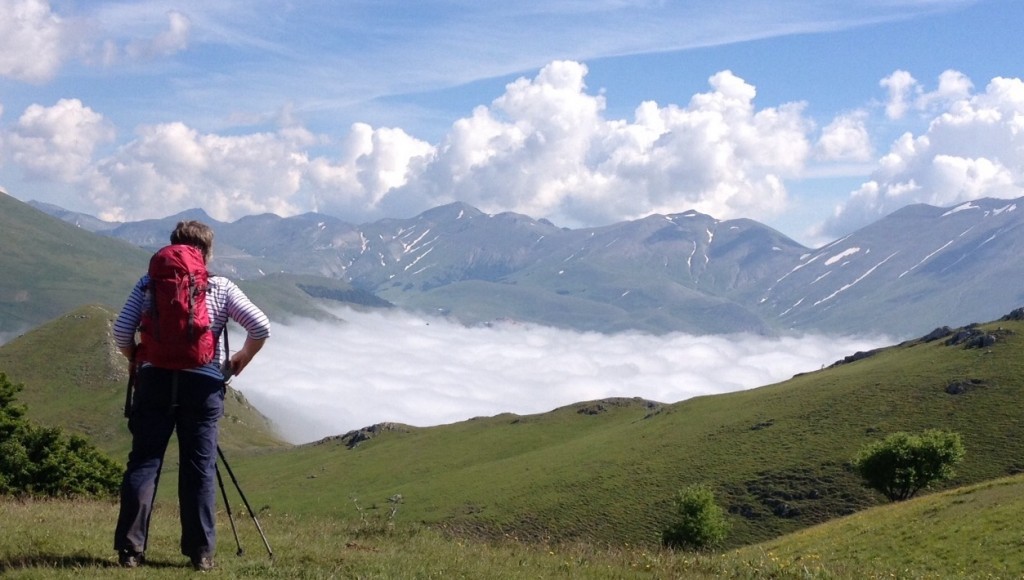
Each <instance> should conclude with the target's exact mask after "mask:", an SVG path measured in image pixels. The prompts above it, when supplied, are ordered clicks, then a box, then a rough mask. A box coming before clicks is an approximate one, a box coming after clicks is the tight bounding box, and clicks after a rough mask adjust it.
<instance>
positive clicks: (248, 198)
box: [87, 123, 308, 220]
mask: <svg viewBox="0 0 1024 580" xmlns="http://www.w3.org/2000/svg"><path fill="white" fill-rule="evenodd" d="M294 135H295V133H293V132H287V131H283V132H279V133H252V134H248V135H241V136H223V135H216V134H203V133H200V132H198V131H196V130H194V129H192V128H190V127H187V126H185V125H184V124H182V123H167V124H162V125H155V126H147V127H142V128H140V129H139V131H138V136H137V138H136V139H135V140H134V141H132V142H131V143H129V144H127V145H126V146H124V147H122V148H121V149H119V150H118V151H117V152H116V153H115V154H114V155H112V156H110V157H107V158H105V159H103V160H101V161H100V162H99V163H98V164H97V165H96V167H95V168H94V171H93V172H92V174H91V175H90V176H89V178H88V189H87V191H88V195H89V197H90V199H91V200H92V202H93V204H94V205H95V207H97V208H99V209H100V210H101V211H100V212H99V213H100V216H101V217H103V218H104V219H109V220H124V219H129V218H141V217H154V216H166V215H170V214H173V213H176V212H179V211H182V210H184V209H187V208H192V207H202V208H204V209H206V210H207V211H208V212H209V213H210V214H211V215H212V216H213V217H215V218H219V219H228V218H238V217H241V216H244V215H251V214H257V213H266V212H272V213H277V214H279V215H293V214H295V213H297V212H298V211H299V209H300V207H302V204H300V203H299V202H298V201H297V200H296V195H297V193H298V192H299V188H300V183H301V180H302V175H303V172H304V170H305V167H306V166H307V164H308V160H307V158H306V156H305V154H304V153H303V152H302V151H301V147H300V144H299V143H296V142H295V140H294V138H293V137H294ZM299 135H300V137H301V136H302V135H303V134H301V133H300V134H299ZM302 138H303V139H304V137H302Z"/></svg>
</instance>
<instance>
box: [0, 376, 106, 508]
mask: <svg viewBox="0 0 1024 580" xmlns="http://www.w3.org/2000/svg"><path fill="white" fill-rule="evenodd" d="M21 389H22V386H21V385H15V384H12V383H11V382H10V381H9V380H8V379H7V375H6V374H4V373H0V495H33V496H47V497H70V496H108V495H113V494H115V493H116V492H117V490H118V488H119V487H120V483H121V472H122V470H121V467H120V466H119V465H118V464H117V463H116V462H114V461H113V460H112V459H110V458H109V457H107V456H106V455H104V454H103V453H101V452H100V451H99V450H97V449H96V448H95V447H93V446H92V444H90V443H89V442H88V441H86V440H85V439H83V438H82V437H79V436H77V435H71V436H66V435H65V434H64V432H63V431H62V430H61V429H60V428H58V427H40V426H37V425H33V424H31V423H29V422H28V420H27V419H25V408H24V406H22V405H18V404H16V403H15V399H16V395H17V393H18V392H19V391H21Z"/></svg>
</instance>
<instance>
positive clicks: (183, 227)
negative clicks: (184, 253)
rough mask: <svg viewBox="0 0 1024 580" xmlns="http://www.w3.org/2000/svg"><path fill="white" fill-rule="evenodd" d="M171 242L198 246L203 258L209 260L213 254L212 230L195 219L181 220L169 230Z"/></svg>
mask: <svg viewBox="0 0 1024 580" xmlns="http://www.w3.org/2000/svg"><path fill="white" fill-rule="evenodd" d="M171 243H172V244H185V245H186V246H194V247H196V248H199V251H201V252H202V253H203V259H204V260H206V261H207V262H209V261H210V256H211V255H212V254H213V230H212V229H210V226H208V225H206V224H204V223H203V222H199V221H196V220H187V221H181V222H178V225H177V226H176V227H175V228H174V231H173V232H171Z"/></svg>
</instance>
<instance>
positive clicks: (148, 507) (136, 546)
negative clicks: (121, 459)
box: [114, 367, 224, 558]
mask: <svg viewBox="0 0 1024 580" xmlns="http://www.w3.org/2000/svg"><path fill="white" fill-rule="evenodd" d="M223 414H224V381H222V380H218V379H214V378H211V377H207V376H204V375H200V374H197V373H191V372H188V371H170V370H166V369H159V368H154V367H145V368H142V369H140V370H139V373H138V376H137V378H136V385H135V395H134V397H133V399H132V407H131V413H130V417H129V419H128V429H129V430H130V431H131V433H132V450H131V452H130V453H129V454H128V466H127V468H126V470H125V474H124V480H123V481H122V483H121V511H120V514H119V515H118V518H117V528H116V530H115V531H114V549H115V550H117V551H119V552H120V551H131V552H136V553H143V552H145V550H146V544H147V535H148V534H149V519H150V516H151V514H152V511H153V500H154V499H155V497H156V488H157V483H158V482H159V479H160V471H161V468H162V467H163V462H164V452H165V451H166V450H167V443H168V441H169V440H170V437H171V433H172V432H174V431H177V433H178V451H179V468H178V505H179V510H180V517H181V553H182V554H184V555H185V556H188V557H189V558H201V557H204V556H212V555H213V553H214V548H215V547H216V529H215V526H216V487H215V486H216V478H217V475H216V469H217V422H218V420H219V419H220V417H221V415H223Z"/></svg>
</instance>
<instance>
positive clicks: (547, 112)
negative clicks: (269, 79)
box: [60, 61, 864, 226]
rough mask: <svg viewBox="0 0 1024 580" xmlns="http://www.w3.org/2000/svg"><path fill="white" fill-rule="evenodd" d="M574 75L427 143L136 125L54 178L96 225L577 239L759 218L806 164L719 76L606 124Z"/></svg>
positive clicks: (855, 145)
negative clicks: (340, 226) (329, 218)
mask: <svg viewBox="0 0 1024 580" xmlns="http://www.w3.org/2000/svg"><path fill="white" fill-rule="evenodd" d="M586 75H587V67H586V66H585V65H583V64H581V63H578V62H573V61H556V62H553V63H551V64H549V65H548V66H546V67H544V68H543V69H541V70H540V71H539V73H538V74H537V75H536V76H535V77H534V78H532V79H531V78H525V77H523V78H520V79H518V80H516V81H514V82H512V83H510V84H508V85H507V87H506V89H505V92H504V94H502V95H500V96H499V97H497V98H496V99H495V100H494V101H493V102H492V103H491V104H490V105H489V106H483V105H481V106H478V107H476V108H475V109H474V110H473V111H472V112H471V114H470V115H469V116H466V117H463V118H461V119H458V120H456V121H455V122H454V123H453V124H452V125H451V127H450V129H449V130H448V132H447V133H446V134H445V135H444V136H443V137H442V138H441V139H440V140H439V142H438V143H436V144H433V143H428V142H425V141H422V140H420V139H417V138H415V137H413V136H411V135H409V134H407V133H406V132H405V131H403V130H402V129H400V128H393V127H376V128H375V127H372V126H370V125H368V124H365V123H356V124H354V125H353V126H352V127H351V129H350V130H349V132H348V134H347V135H344V136H342V137H341V138H340V139H338V140H336V141H337V142H336V143H335V145H333V146H329V147H326V148H325V147H324V145H325V143H329V142H331V141H335V140H334V139H332V138H331V137H329V136H325V135H319V136H316V135H311V134H309V132H308V131H306V130H304V129H302V128H301V127H295V126H291V127H288V128H285V129H280V130H277V131H274V132H263V133H251V134H239V135H236V134H233V135H219V134H216V133H202V132H200V131H199V130H197V129H195V128H192V127H189V126H187V125H185V124H183V123H180V122H174V123H165V124H160V125H152V126H142V127H139V128H137V129H136V137H135V138H134V140H132V141H130V142H127V143H125V144H124V145H122V146H121V147H119V149H118V150H117V151H116V152H115V153H114V154H112V155H109V156H107V157H104V158H102V159H98V160H96V161H95V162H94V163H93V164H92V165H91V166H90V167H88V168H82V167H81V164H80V163H79V164H76V165H74V166H72V168H74V169H76V170H81V173H82V174H83V175H82V176H79V177H77V178H73V177H72V176H69V175H67V172H64V173H61V174H60V177H61V178H62V179H63V180H64V181H66V182H68V183H79V182H83V181H84V182H87V184H88V185H87V186H83V187H81V191H82V193H83V195H84V198H85V199H87V200H88V201H89V203H90V204H91V205H92V207H94V208H95V211H96V212H97V213H99V214H101V215H102V216H103V217H105V218H108V219H142V218H152V217H162V216H165V215H169V214H171V213H175V212H177V211H181V210H184V209H187V208H189V207H195V206H202V207H204V208H206V209H207V210H208V211H209V212H210V214H211V215H213V216H214V217H216V218H218V219H237V218H239V217H242V216H244V215H249V214H251V213H255V212H274V213H278V214H281V215H293V214H295V213H300V212H305V211H313V210H316V211H323V212H326V213H331V214H334V215H338V216H340V217H342V218H344V219H348V220H352V221H362V220H372V219H379V218H382V217H387V216H395V215H413V214H414V213H417V212H420V211H423V210H426V209H429V208H431V207H434V206H436V205H439V204H443V203H447V202H450V201H454V200H459V201H464V202H467V203H470V204H472V205H475V206H477V207H479V208H480V209H482V210H484V211H487V212H501V211H515V212H520V213H525V214H528V215H532V216H535V217H546V218H548V219H551V220H552V221H554V222H556V223H560V224H563V225H567V226H585V225H603V224H606V223H610V222H614V221H619V220H623V219H635V218H639V217H643V216H646V215H649V214H651V213H655V212H658V213H671V212H678V211H684V210H689V209H696V210H698V211H701V212H704V213H708V214H710V215H714V216H715V217H718V218H722V219H727V218H735V217H755V218H765V217H770V216H772V215H775V214H777V213H778V212H780V211H782V210H783V209H784V208H785V206H786V203H787V201H788V197H787V192H786V188H785V185H784V181H785V179H786V178H788V177H792V176H796V175H799V174H800V173H801V172H802V171H803V169H804V166H805V164H806V162H807V160H808V158H809V157H810V155H811V153H812V151H813V145H812V143H811V139H810V133H811V132H812V131H813V130H814V124H813V123H812V122H811V121H810V120H809V119H808V118H806V117H805V116H804V114H803V110H804V104H803V103H799V102H798V103H788V104H784V105H781V106H778V107H769V108H762V109H758V108H757V107H756V105H755V102H754V101H755V97H756V95H757V91H756V89H755V87H754V86H752V85H751V84H749V83H747V82H746V81H744V80H743V79H742V78H740V77H738V76H736V75H735V74H733V73H732V72H730V71H722V72H719V73H717V74H715V75H713V76H712V77H711V78H710V79H709V84H710V90H709V91H707V92H704V93H699V94H696V95H694V96H693V97H692V98H691V99H690V101H689V103H687V104H686V105H685V106H682V105H676V104H666V105H659V104H658V103H655V102H653V101H648V102H644V103H642V104H641V105H640V106H638V107H637V109H636V110H635V112H634V115H633V118H632V119H630V120H626V119H615V118H609V117H608V116H607V115H606V112H605V101H604V97H603V95H602V94H600V93H597V94H594V93H592V92H590V91H588V88H587V85H586V83H585V79H586ZM860 129H861V127H859V126H858V125H857V124H856V121H855V120H854V121H853V122H849V123H847V124H846V125H843V126H839V125H836V126H834V127H832V128H831V129H830V130H829V131H828V132H827V135H826V138H825V141H824V143H825V145H821V147H826V148H827V150H828V152H829V154H830V155H832V156H848V157H849V156H857V155H860V149H862V148H863V147H864V144H863V143H862V142H858V141H857V140H858V139H860V140H861V141H862V140H863V135H862V133H861V132H859V130H860ZM844 131H845V133H844Z"/></svg>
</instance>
